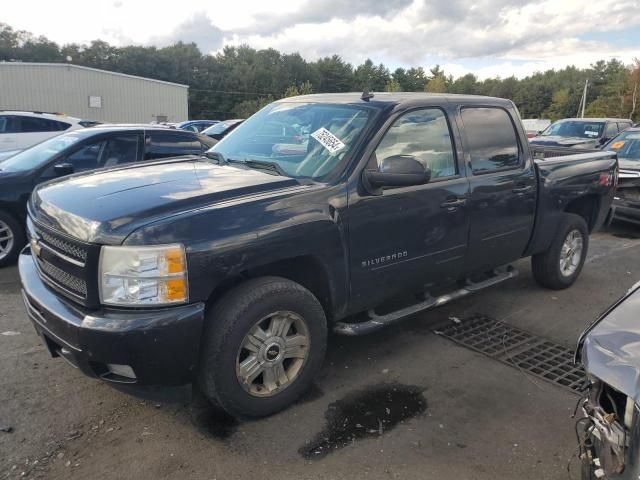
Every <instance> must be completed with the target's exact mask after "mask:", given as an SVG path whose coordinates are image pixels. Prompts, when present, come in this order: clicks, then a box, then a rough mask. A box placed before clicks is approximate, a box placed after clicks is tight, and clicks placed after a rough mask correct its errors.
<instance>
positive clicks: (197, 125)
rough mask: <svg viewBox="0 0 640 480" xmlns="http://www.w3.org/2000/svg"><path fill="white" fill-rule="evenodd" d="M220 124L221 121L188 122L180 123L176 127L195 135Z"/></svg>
mask: <svg viewBox="0 0 640 480" xmlns="http://www.w3.org/2000/svg"><path fill="white" fill-rule="evenodd" d="M216 123H220V120H187V121H186V122H180V123H178V124H177V125H176V128H179V129H180V130H191V131H192V132H195V133H200V132H202V131H203V130H206V129H207V128H209V127H211V126H212V125H215V124H216Z"/></svg>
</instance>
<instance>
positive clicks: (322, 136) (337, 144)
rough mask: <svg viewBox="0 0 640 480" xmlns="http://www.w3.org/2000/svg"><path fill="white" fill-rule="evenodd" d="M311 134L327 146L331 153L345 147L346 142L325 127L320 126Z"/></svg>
mask: <svg viewBox="0 0 640 480" xmlns="http://www.w3.org/2000/svg"><path fill="white" fill-rule="evenodd" d="M311 136H312V137H313V138H315V139H316V140H317V141H318V143H319V144H320V145H322V146H323V147H324V148H326V149H327V150H328V151H329V153H336V152H337V151H339V150H342V149H343V148H344V147H345V144H344V143H342V140H340V139H339V138H338V137H336V136H335V135H334V134H333V133H331V132H330V131H329V130H327V129H326V128H324V127H320V128H319V129H318V130H316V131H315V132H313V133H312V134H311Z"/></svg>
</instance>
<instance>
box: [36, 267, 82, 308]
mask: <svg viewBox="0 0 640 480" xmlns="http://www.w3.org/2000/svg"><path fill="white" fill-rule="evenodd" d="M38 265H39V266H40V269H41V270H42V272H43V273H44V274H45V275H47V276H48V277H49V278H50V279H51V280H53V281H54V282H56V283H58V284H59V285H60V286H62V287H64V288H66V289H69V290H71V291H72V292H73V293H75V294H77V295H80V296H82V297H83V298H87V282H85V281H84V280H82V279H80V278H77V277H75V276H73V275H71V274H70V273H67V272H65V271H64V270H61V269H60V268H58V267H56V266H55V265H52V264H50V263H48V262H47V261H46V260H42V259H38Z"/></svg>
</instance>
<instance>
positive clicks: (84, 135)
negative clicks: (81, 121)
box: [0, 125, 213, 266]
mask: <svg viewBox="0 0 640 480" xmlns="http://www.w3.org/2000/svg"><path fill="white" fill-rule="evenodd" d="M212 144H213V142H212V140H211V139H210V138H209V137H205V136H203V135H198V134H194V133H191V132H187V131H182V130H170V129H168V128H166V127H152V126H149V125H147V126H117V125H111V126H105V127H93V128H85V129H81V130H74V131H72V132H68V133H63V134H61V135H59V136H57V137H54V138H50V139H49V140H45V141H44V142H42V143H39V144H37V145H35V146H33V147H31V148H29V149H27V150H24V151H22V152H20V153H18V154H16V155H14V156H12V157H10V158H9V159H7V160H5V161H3V162H1V163H0V266H4V265H7V264H9V263H12V262H14V261H15V260H16V258H17V256H18V253H19V251H20V249H21V248H22V247H23V246H24V245H25V244H26V239H25V234H24V227H25V220H26V216H27V200H28V199H29V196H30V195H31V192H32V191H33V189H34V187H35V186H36V185H37V184H39V183H42V182H46V181H49V180H52V179H54V178H58V177H61V176H65V175H70V174H72V173H75V172H86V171H89V170H95V169H98V168H104V167H114V166H116V165H123V164H129V163H132V162H138V161H142V160H153V159H158V158H165V157H175V156H176V155H194V154H196V155H199V154H201V153H202V152H204V151H206V150H208V149H209V148H210V147H211V146H212Z"/></svg>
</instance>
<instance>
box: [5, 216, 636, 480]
mask: <svg viewBox="0 0 640 480" xmlns="http://www.w3.org/2000/svg"><path fill="white" fill-rule="evenodd" d="M515 265H516V267H517V268H518V270H520V275H519V276H518V277H517V278H516V279H514V280H510V281H508V282H506V283H503V284H501V285H499V286H495V287H492V288H490V289H487V290H484V291H482V292H479V293H477V294H475V295H473V296H470V297H466V298H464V299H462V300H460V301H457V302H454V303H451V304H449V305H446V306H444V307H442V308H440V309H438V310H434V311H431V312H427V313H423V314H419V315H415V316H413V317H411V318H409V319H407V320H405V321H404V322H401V323H399V324H397V325H394V326H392V327H389V328H387V329H385V330H383V331H380V332H377V333H375V334H372V335H369V336H365V337H353V338H350V337H335V336H333V337H332V338H331V339H330V342H329V351H328V355H327V360H326V364H325V367H324V369H323V370H322V373H321V375H320V377H319V378H318V380H317V383H316V386H315V387H314V389H313V390H312V391H311V392H310V393H309V394H308V395H307V396H306V397H305V398H303V399H302V400H301V401H300V402H298V403H297V404H296V405H294V406H293V407H292V408H290V409H288V410H286V411H284V412H282V413H280V414H277V415H274V416H272V417H269V418H266V419H262V420H255V421H236V420H234V419H232V418H228V417H225V416H224V415H221V414H219V413H218V412H215V411H212V410H211V409H209V408H207V407H206V406H204V405H202V404H201V402H196V404H195V406H194V405H185V404H184V403H183V402H179V401H173V402H169V401H161V402H156V401H150V400H142V399H140V398H136V397H132V396H130V395H127V394H125V393H122V392H120V391H117V390H114V389H113V388H111V387H110V386H109V385H106V384H104V383H101V382H99V381H97V380H94V379H90V378H86V377H84V376H83V375H82V374H81V373H80V372H78V371H77V370H74V369H73V368H72V367H70V366H69V365H68V364H66V363H65V362H64V361H62V360H60V359H52V358H50V356H49V354H48V352H47V351H46V349H45V346H44V345H43V344H42V342H41V341H40V339H39V338H38V337H37V336H36V334H35V332H34V330H33V328H32V326H31V325H30V323H29V321H28V319H27V317H26V315H25V312H24V308H23V305H22V299H21V296H20V287H19V282H18V272H17V269H16V268H15V267H10V268H5V269H1V270H0V478H11V479H13V478H47V479H88V478H91V479H101V480H108V479H122V478H136V479H140V480H146V479H154V480H156V479H169V478H179V479H181V480H182V479H236V478H237V479H241V478H242V479H244V478H273V479H278V480H280V479H296V480H297V479H361V478H371V479H378V478H380V479H387V478H390V479H394V478H407V479H421V480H425V479H449V478H451V479H456V480H463V479H492V480H495V479H514V478H518V479H567V478H574V479H578V478H579V468H578V464H577V463H576V462H575V460H574V461H573V462H572V461H571V459H572V457H573V455H574V453H575V450H576V442H575V435H574V430H573V425H574V420H572V419H571V413H572V411H573V409H574V407H575V404H576V401H577V400H578V396H577V395H576V394H574V393H571V392H569V391H567V390H565V389H562V388H559V387H558V386H556V385H553V384H551V383H547V382H545V381H542V380H540V379H539V378H537V377H532V376H530V375H528V374H527V373H525V372H524V371H522V370H520V369H517V368H513V367H510V366H508V365H505V364H502V363H499V362H497V361H495V360H493V359H491V358H487V357H485V356H483V355H481V354H479V353H477V352H474V351H471V350H468V349H466V348H464V347H461V346H459V345H457V344H455V343H452V342H451V341H449V340H447V339H445V338H442V337H440V336H437V335H434V333H433V329H434V327H435V326H436V325H439V324H441V323H443V322H447V321H448V319H449V318H450V317H456V318H459V319H465V318H468V317H469V316H471V315H475V314H481V315H485V316H488V317H491V318H494V319H496V320H501V321H504V322H506V323H509V324H511V325H514V326H517V327H519V328H522V329H524V330H527V331H529V332H532V333H534V334H536V335H539V336H542V337H545V338H548V339H550V340H553V341H555V342H557V343H560V344H562V345H565V346H567V347H571V348H573V346H574V345H575V342H576V339H577V337H578V335H579V334H580V332H581V331H582V329H583V327H584V326H585V325H587V324H588V323H590V322H591V321H592V320H593V319H594V318H595V317H596V316H597V315H598V314H599V313H600V312H601V311H603V310H604V309H605V308H606V307H607V306H608V305H609V304H611V303H612V302H613V301H615V300H616V299H617V298H618V297H619V296H621V295H622V294H623V293H624V292H625V291H626V290H627V289H628V288H629V287H631V286H632V285H633V284H634V283H636V282H637V281H638V280H640V230H636V229H635V228H633V227H629V226H625V225H614V227H613V231H611V232H606V233H605V232H600V233H597V234H595V235H593V236H592V237H591V245H590V250H589V257H588V259H587V263H586V265H585V268H584V270H583V272H582V275H581V277H580V278H579V280H578V282H577V283H576V284H575V285H574V286H573V287H572V288H570V289H568V290H564V291H559V292H556V291H550V290H544V289H542V288H540V287H538V286H537V285H536V284H535V283H534V281H533V279H532V277H531V274H530V268H529V261H528V260H521V261H519V262H517V263H516V264H515ZM381 419H382V420H381ZM3 428H4V430H10V431H3ZM568 466H569V469H570V471H569V472H568V471H567V467H568Z"/></svg>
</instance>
